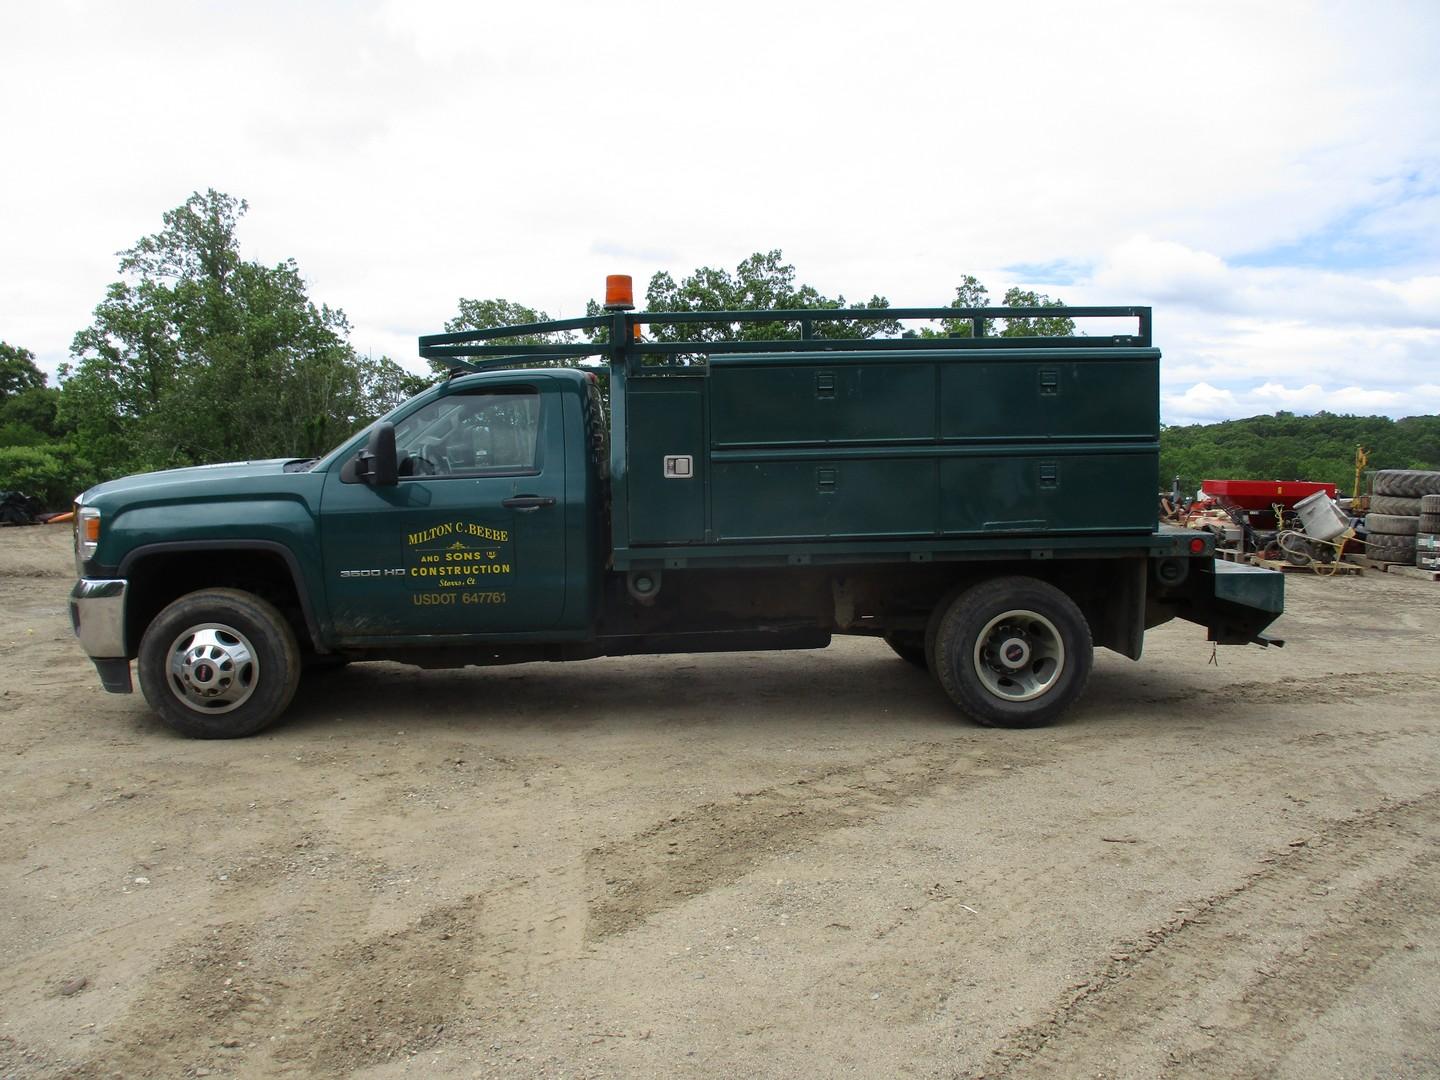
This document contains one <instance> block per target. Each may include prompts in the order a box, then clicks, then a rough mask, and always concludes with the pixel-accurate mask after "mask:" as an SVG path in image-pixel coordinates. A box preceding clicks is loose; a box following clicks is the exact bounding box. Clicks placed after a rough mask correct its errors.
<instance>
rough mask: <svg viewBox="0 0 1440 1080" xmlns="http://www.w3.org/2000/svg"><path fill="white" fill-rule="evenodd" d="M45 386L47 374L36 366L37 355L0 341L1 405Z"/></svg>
mask: <svg viewBox="0 0 1440 1080" xmlns="http://www.w3.org/2000/svg"><path fill="white" fill-rule="evenodd" d="M44 386H45V373H44V372H43V371H41V370H40V369H39V368H38V367H36V366H35V354H34V353H32V352H31V351H30V350H29V349H22V348H20V347H19V346H18V345H11V344H9V343H7V342H4V341H0V404H3V403H4V402H6V401H8V400H10V398H11V397H13V396H14V395H16V394H21V393H24V392H25V391H26V390H39V389H42V388H43V387H44Z"/></svg>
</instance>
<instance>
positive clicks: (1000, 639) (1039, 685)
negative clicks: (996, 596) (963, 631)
mask: <svg viewBox="0 0 1440 1080" xmlns="http://www.w3.org/2000/svg"><path fill="white" fill-rule="evenodd" d="M974 662H975V674H976V676H977V677H978V678H979V680H980V684H981V685H982V686H983V687H984V688H985V689H986V690H987V691H989V692H990V693H991V694H993V695H995V697H997V698H999V699H1001V700H1002V701H1033V700H1034V699H1036V698H1038V697H1040V696H1042V695H1044V694H1045V693H1047V692H1048V691H1049V690H1050V689H1051V687H1053V686H1054V685H1055V684H1056V682H1057V681H1058V680H1059V678H1060V676H1061V674H1063V672H1064V671H1065V643H1064V641H1063V640H1062V639H1061V637H1060V631H1059V630H1057V629H1056V628H1055V624H1054V623H1053V622H1051V621H1050V620H1049V619H1047V618H1046V617H1045V616H1044V615H1041V614H1039V613H1038V612H1034V611H1025V610H1023V609H1017V610H1015V611H1006V612H1004V613H1002V614H1000V615H996V616H995V617H994V618H993V619H991V620H990V621H989V622H988V623H986V624H985V627H984V629H982V630H981V631H980V634H979V636H978V637H976V639H975V655H974Z"/></svg>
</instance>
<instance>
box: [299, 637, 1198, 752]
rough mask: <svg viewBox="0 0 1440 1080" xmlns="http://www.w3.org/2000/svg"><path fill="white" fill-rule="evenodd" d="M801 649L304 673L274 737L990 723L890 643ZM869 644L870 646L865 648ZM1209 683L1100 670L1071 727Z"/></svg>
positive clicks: (943, 728)
mask: <svg viewBox="0 0 1440 1080" xmlns="http://www.w3.org/2000/svg"><path fill="white" fill-rule="evenodd" d="M835 651H836V650H835V649H834V648H833V647H832V649H827V650H822V651H815V652H792V653H733V654H726V655H723V656H665V657H625V658H618V659H602V660H593V661H585V662H580V663H570V664H522V665H515V666H511V667H492V668H461V669H454V670H435V671H425V670H421V669H418V668H413V667H407V666H405V665H402V664H393V663H363V664H352V665H350V666H349V667H346V668H343V669H339V670H332V671H320V672H313V673H309V674H307V675H306V677H305V678H304V679H302V680H301V684H300V689H299V691H298V692H297V694H296V697H295V701H294V703H293V704H292V705H291V707H290V710H289V712H288V714H287V716H286V717H285V718H284V719H283V720H281V721H280V723H279V724H277V725H276V726H275V727H274V728H273V729H271V730H272V732H274V733H275V734H277V735H278V734H280V733H281V732H294V733H297V734H299V733H305V734H310V733H314V732H316V731H319V730H321V729H331V730H333V729H335V728H337V727H339V728H343V729H344V730H345V732H346V734H356V735H360V734H365V733H367V732H370V731H379V732H382V733H393V732H394V730H395V729H396V728H399V727H408V728H413V729H424V730H434V729H453V730H455V731H457V732H477V731H492V732H493V731H508V730H522V729H535V728H541V729H545V730H549V731H554V732H568V731H582V730H585V729H587V728H594V727H602V726H603V727H605V728H607V729H609V730H616V729H622V730H629V731H644V730H671V731H673V730H676V729H681V730H683V729H686V728H696V729H703V728H710V727H719V726H723V725H725V724H733V723H735V722H736V721H743V722H744V724H745V725H746V726H747V727H749V728H756V727H759V728H762V729H769V728H774V729H777V730H779V729H784V728H793V727H796V726H804V727H808V728H812V729H830V730H834V731H835V732H837V733H840V732H844V731H847V730H855V729H869V730H874V729H876V728H889V729H892V730H897V731H909V732H920V733H923V734H925V735H927V736H933V735H935V734H944V733H945V732H947V731H957V732H958V731H966V730H968V731H972V732H976V731H979V732H983V731H985V730H986V729H984V728H981V727H979V726H978V725H975V724H974V723H973V722H972V721H970V720H968V719H967V718H966V717H964V716H963V715H961V714H960V713H959V712H958V711H957V710H956V709H955V708H954V707H953V706H952V705H951V703H950V702H949V700H948V699H947V698H946V697H945V695H944V693H943V692H942V691H941V690H940V688H939V687H938V686H937V685H936V684H935V682H934V680H933V679H931V678H930V676H929V675H928V674H927V673H926V672H924V671H922V670H920V669H917V668H914V667H912V666H910V665H909V664H906V663H904V662H902V661H900V660H898V659H896V658H895V657H894V656H892V655H891V654H890V652H889V651H888V650H887V649H885V648H884V646H881V645H879V643H863V644H862V645H858V646H857V645H855V644H849V645H847V646H845V647H844V651H845V653H846V654H847V655H843V656H841V655H833V654H834V653H835ZM857 652H858V653H859V654H858V655H857ZM1202 690H1203V688H1202V687H1200V686H1197V685H1195V684H1194V680H1193V678H1187V676H1186V675H1185V674H1183V673H1181V674H1175V673H1173V672H1167V671H1165V670H1163V669H1162V668H1161V667H1160V666H1159V665H1156V666H1155V667H1154V668H1151V669H1148V670H1144V671H1142V670H1140V669H1136V668H1119V667H1117V668H1113V669H1104V668H1102V669H1099V670H1096V671H1095V672H1094V674H1093V675H1092V677H1091V680H1090V684H1089V686H1088V688H1087V690H1086V693H1085V694H1084V696H1083V697H1082V698H1081V700H1080V701H1079V702H1078V703H1077V704H1076V706H1075V707H1074V708H1073V709H1072V710H1071V711H1070V713H1069V714H1068V715H1067V716H1066V717H1065V718H1064V719H1062V720H1061V721H1060V723H1059V725H1058V726H1059V727H1064V728H1069V727H1083V728H1091V727H1096V726H1110V725H1114V724H1117V723H1121V722H1134V721H1136V720H1138V719H1144V720H1146V721H1147V722H1160V723H1164V722H1165V721H1166V720H1167V719H1173V717H1174V715H1175V705H1176V704H1178V703H1183V702H1185V701H1188V700H1190V699H1192V698H1193V697H1194V696H1195V695H1196V694H1197V693H1200V692H1201V691H1202Z"/></svg>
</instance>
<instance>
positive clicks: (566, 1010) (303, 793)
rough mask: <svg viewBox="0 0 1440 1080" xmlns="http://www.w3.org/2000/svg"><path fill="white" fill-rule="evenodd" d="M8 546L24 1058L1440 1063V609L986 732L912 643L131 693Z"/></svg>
mask: <svg viewBox="0 0 1440 1080" xmlns="http://www.w3.org/2000/svg"><path fill="white" fill-rule="evenodd" d="M71 572H72V571H71V566H70V557H69V551H68V535H67V534H66V532H65V530H64V529H61V528H49V529H39V528H37V529H28V530H19V529H10V530H5V531H4V532H0V612H3V615H4V618H3V623H0V664H3V667H0V671H3V680H0V778H3V791H4V803H3V806H0V822H3V833H0V838H3V846H0V919H3V920H4V934H3V937H0V1076H5V1077H31V1076H45V1077H48V1076H79V1077H92V1076H93V1077H108V1076H123V1077H136V1076H167V1077H168V1076H205V1075H209V1076H217V1077H220V1076H279V1075H306V1076H321V1077H324V1076H336V1075H350V1074H362V1075H364V1076H367V1077H377V1078H378V1077H392V1076H401V1075H406V1076H413V1075H424V1076H467V1077H469V1076H521V1077H528V1076H543V1077H560V1076H565V1077H580V1076H607V1077H610V1076H613V1077H620V1076H626V1077H628V1076H655V1077H662V1076H663V1077H670V1076H712V1075H752V1076H767V1077H768V1076H802V1075H803V1076H863V1077H876V1076H915V1077H949V1076H981V1075H984V1076H997V1077H999V1076H1003V1077H1013V1078H1023V1077H1034V1076H1087V1077H1088V1076H1107V1077H1110V1076H1116V1077H1119V1076H1133V1077H1152V1076H1175V1077H1234V1076H1257V1075H1264V1076H1274V1077H1294V1078H1301V1077H1306V1078H1309V1077H1317V1076H1326V1077H1329V1076H1335V1077H1340V1076H1345V1077H1351V1076H1367V1077H1369V1076H1396V1077H1419V1076H1433V1075H1437V1074H1440V1034H1437V1033H1440V964H1437V957H1440V846H1437V840H1440V800H1437V792H1440V771H1437V764H1440V710H1437V709H1436V707H1435V703H1436V701H1437V699H1440V664H1437V657H1440V652H1437V648H1440V584H1436V585H1431V584H1429V583H1424V582H1417V581H1408V580H1404V579H1395V578H1391V577H1387V576H1385V575H1370V576H1367V577H1365V578H1364V579H1337V580H1316V579H1310V578H1291V579H1289V581H1288V585H1289V588H1290V598H1289V604H1290V608H1291V614H1289V615H1287V616H1286V617H1285V619H1284V620H1283V622H1282V623H1281V624H1280V626H1279V628H1278V631H1279V632H1280V633H1281V634H1282V635H1283V636H1284V637H1286V638H1287V639H1288V640H1289V647H1288V648H1286V649H1285V650H1284V651H1283V652H1277V651H1275V650H1268V651H1267V650H1261V649H1257V648H1250V649H1229V650H1222V651H1221V652H1220V656H1219V666H1218V667H1214V666H1210V665H1209V663H1208V661H1209V659H1210V648H1209V646H1208V645H1206V644H1205V642H1204V641H1203V632H1201V631H1199V630H1198V629H1196V628H1193V627H1189V626H1182V625H1171V626H1167V627H1164V628H1162V629H1161V630H1159V631H1156V632H1155V633H1154V634H1152V635H1151V637H1150V639H1149V643H1148V652H1147V655H1146V658H1145V660H1144V661H1143V662H1141V663H1139V664H1134V663H1131V662H1130V661H1126V660H1122V659H1119V658H1116V657H1112V656H1110V655H1109V654H1102V655H1101V657H1100V658H1099V660H1098V663H1097V668H1096V673H1095V676H1094V679H1093V681H1092V683H1091V686H1090V689H1089V691H1088V693H1087V695H1086V697H1085V699H1084V701H1083V702H1082V704H1081V706H1080V707H1079V708H1078V709H1077V710H1076V711H1075V712H1074V714H1073V715H1072V717H1071V718H1070V720H1069V721H1068V722H1066V723H1064V724H1063V725H1061V726H1059V727H1056V728H1052V729H1048V730H1042V731H1034V732H1004V731H989V730H985V729H982V728H977V727H973V726H971V725H969V724H968V723H965V722H963V721H961V720H959V719H957V718H956V716H955V715H954V714H953V713H952V711H951V708H950V706H949V705H948V704H947V703H946V702H945V701H944V700H942V697H941V694H940V692H939V691H938V690H937V689H935V688H934V687H933V686H932V685H931V683H930V681H929V680H928V678H927V677H925V676H924V675H923V674H921V673H919V672H917V671H915V670H914V669H912V668H910V667H909V666H908V665H906V664H904V663H902V662H900V661H899V660H897V659H895V658H894V657H893V656H892V655H891V653H890V652H889V651H888V650H887V649H886V648H885V647H884V646H883V645H882V644H879V643H877V642H870V641H840V642H838V643H837V644H836V645H834V646H833V647H831V648H830V649H828V650H826V651H824V652H818V653H794V654H774V655H770V654H756V655H740V656H708V657H697V658H690V657H677V658H659V659H648V658H646V659H631V660H619V661H593V662H590V663H587V664H574V665H549V666H526V667H517V668H502V669H493V670H488V671H475V670H472V671H464V672H431V673H419V672H415V671H411V670H409V669H406V668H402V667H398V666H392V665H369V666H360V667H357V668H352V669H350V671H348V672H344V673H335V674H331V675H328V676H321V677H318V678H316V679H314V680H313V681H311V682H310V683H308V684H306V685H302V687H301V690H300V696H299V698H298V699H297V701H296V704H295V706H294V708H293V709H292V712H291V715H290V718H289V719H288V721H287V722H285V723H283V724H282V725H280V726H279V727H277V728H274V729H272V730H271V731H270V732H267V733H266V734H264V735H262V736H260V737H258V738H255V739H251V740H247V741H241V742H234V743H200V742H188V741H185V740H182V739H179V738H176V737H174V736H172V735H170V734H169V733H168V731H166V730H165V729H162V728H161V727H159V726H158V724H157V723H156V722H155V721H154V720H152V719H151V717H150V715H149V714H148V713H147V711H146V709H145V704H144V700H143V699H142V698H141V697H140V696H139V695H138V694H136V695H133V696H129V697H121V696H112V695H107V694H105V693H103V692H102V691H101V690H100V688H99V685H98V682H97V680H96V678H95V675H94V672H93V669H92V668H91V667H90V665H89V663H88V661H87V660H86V659H85V658H84V657H83V656H82V655H81V653H80V649H79V646H78V644H77V643H76V642H75V641H74V639H73V638H72V637H71V635H70V631H69V626H68V622H67V618H66V616H65V612H64V599H65V594H66V591H67V590H68V587H69V577H70V575H71Z"/></svg>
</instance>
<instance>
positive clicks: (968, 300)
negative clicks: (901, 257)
mask: <svg viewBox="0 0 1440 1080" xmlns="http://www.w3.org/2000/svg"><path fill="white" fill-rule="evenodd" d="M950 306H951V307H952V308H984V307H992V306H995V307H1046V308H1063V307H1064V306H1065V304H1064V302H1063V301H1060V300H1056V299H1055V298H1054V297H1050V296H1046V295H1045V294H1044V293H1038V292H1036V291H1035V290H1033V289H1022V288H1020V287H1018V286H1013V285H1012V286H1011V287H1010V288H1008V289H1006V290H1005V299H1004V300H1003V301H1001V303H1000V304H998V305H992V304H991V303H990V290H989V289H987V288H986V287H985V285H984V284H983V283H981V281H980V279H979V278H977V277H975V276H974V275H973V274H966V275H965V276H964V278H962V279H961V282H960V284H959V285H957V286H956V287H955V299H954V300H952V301H950ZM980 326H981V333H982V334H983V335H984V336H985V337H997V336H998V337H1068V336H1069V335H1071V334H1073V333H1075V320H1074V319H1071V318H1068V317H1067V316H1064V315H1055V316H1046V315H1038V316H1034V317H1032V318H1021V319H981V320H980ZM997 326H998V327H999V328H1000V329H999V333H998V334H997V333H996V327H997ZM974 334H975V320H974V319H942V320H940V329H939V330H935V329H932V328H930V327H925V328H923V329H921V330H920V332H919V336H920V337H925V338H942V337H962V338H968V337H973V336H974Z"/></svg>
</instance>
